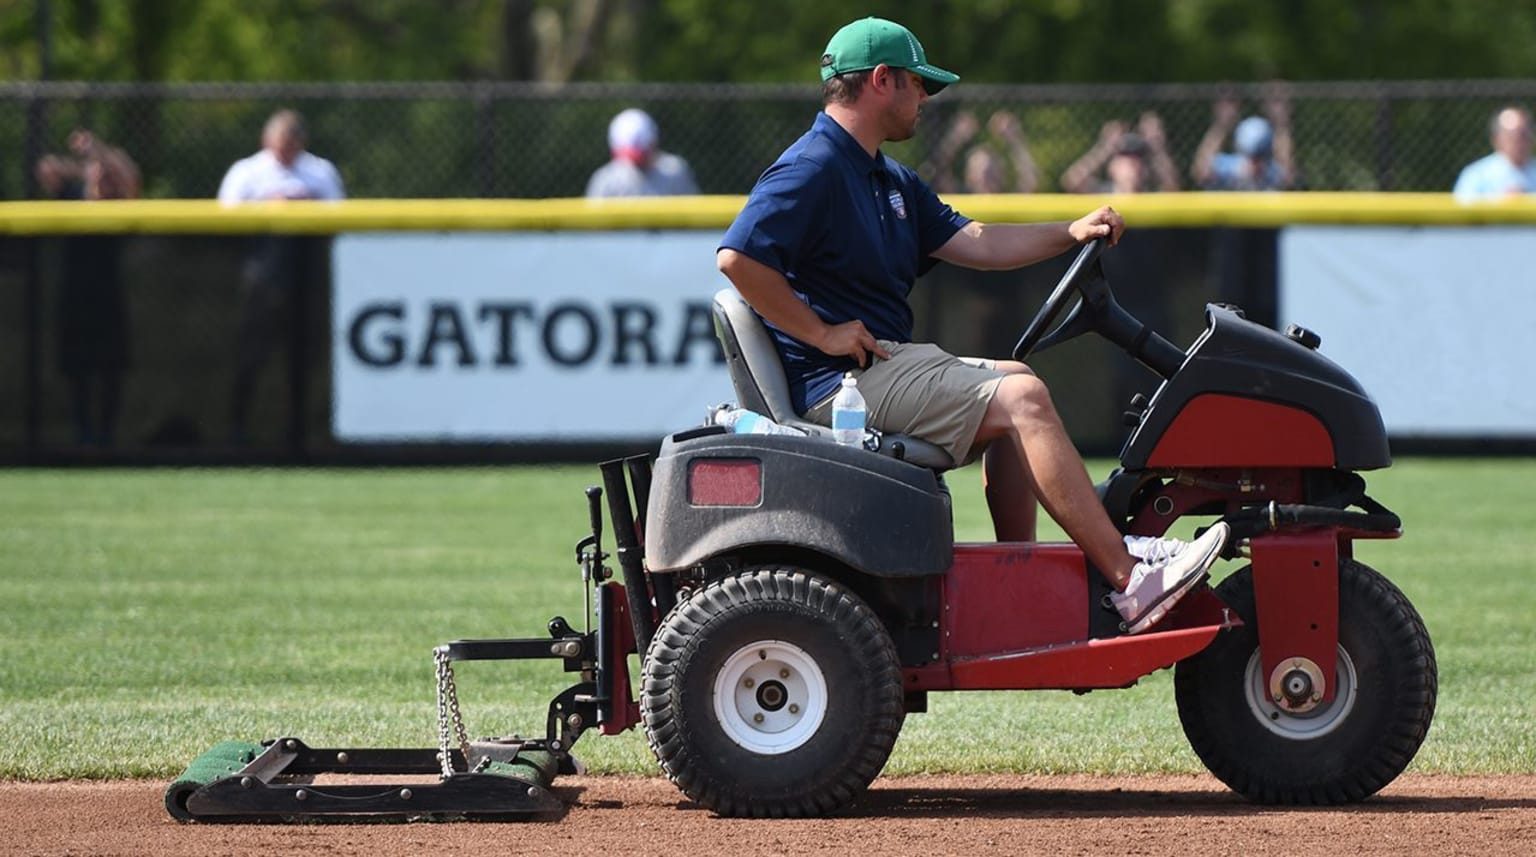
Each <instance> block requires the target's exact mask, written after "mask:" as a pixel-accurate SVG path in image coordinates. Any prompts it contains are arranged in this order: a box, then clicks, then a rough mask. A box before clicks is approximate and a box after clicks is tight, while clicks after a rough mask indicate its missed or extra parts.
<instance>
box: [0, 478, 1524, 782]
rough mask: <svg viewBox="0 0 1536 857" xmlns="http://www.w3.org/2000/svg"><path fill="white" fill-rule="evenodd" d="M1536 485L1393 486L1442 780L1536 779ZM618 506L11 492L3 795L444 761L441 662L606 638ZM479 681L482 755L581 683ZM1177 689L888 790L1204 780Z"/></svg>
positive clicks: (910, 729) (1070, 713) (474, 708)
mask: <svg viewBox="0 0 1536 857" xmlns="http://www.w3.org/2000/svg"><path fill="white" fill-rule="evenodd" d="M1108 468H1109V465H1108V464H1107V463H1103V462H1097V463H1093V464H1091V466H1090V470H1091V471H1092V472H1093V473H1094V474H1095V475H1103V474H1104V473H1106V472H1107V471H1108ZM1533 478H1536V460H1494V461H1467V460H1448V461H1439V460H1424V459H1417V460H1409V461H1405V462H1400V463H1399V464H1398V465H1397V466H1395V467H1393V468H1392V469H1390V470H1387V471H1384V472H1381V473H1376V474H1370V481H1371V485H1372V493H1373V495H1374V496H1376V497H1377V498H1379V499H1381V500H1382V501H1383V502H1385V503H1387V504H1388V505H1389V506H1391V507H1393V508H1394V509H1396V510H1397V511H1398V512H1400V513H1401V514H1402V516H1403V518H1404V520H1405V522H1406V525H1405V526H1406V535H1405V537H1404V538H1403V539H1402V540H1401V541H1371V542H1362V543H1359V544H1358V545H1357V548H1358V555H1359V557H1360V559H1362V560H1363V561H1365V562H1367V563H1369V564H1371V565H1373V566H1375V567H1376V568H1378V569H1379V570H1381V571H1382V572H1384V573H1385V574H1387V575H1388V576H1389V577H1390V578H1392V579H1393V580H1394V581H1395V582H1396V583H1397V584H1398V585H1399V586H1401V587H1402V588H1403V590H1404V591H1405V592H1406V593H1407V594H1408V596H1409V597H1410V598H1411V599H1412V600H1413V602H1414V603H1415V604H1416V605H1417V607H1418V609H1419V610H1420V612H1421V613H1422V614H1423V616H1424V619H1425V622H1426V623H1427V624H1428V626H1429V629H1430V633H1431V635H1432V636H1433V638H1434V642H1435V647H1436V652H1437V654H1438V656H1439V661H1440V686H1441V696H1440V705H1439V710H1438V713H1437V715H1436V720H1435V725H1434V727H1433V728H1432V729H1431V731H1430V736H1429V740H1428V741H1427V742H1426V744H1425V746H1424V748H1423V749H1422V750H1421V751H1420V754H1419V756H1418V759H1417V760H1416V761H1415V763H1414V766H1415V769H1416V770H1420V771H1439V772H1455V773H1494V772H1516V771H1518V772H1533V771H1536V744H1533V743H1532V740H1531V735H1533V734H1536V715H1533V710H1532V708H1531V706H1530V705H1529V704H1528V702H1527V701H1528V700H1529V699H1530V698H1531V697H1532V696H1533V695H1536V676H1533V675H1532V674H1531V671H1530V669H1529V663H1530V652H1531V651H1532V650H1533V648H1536V629H1533V628H1532V626H1531V624H1530V623H1529V622H1528V621H1527V617H1526V614H1527V613H1528V612H1529V605H1530V604H1532V603H1533V602H1536V582H1533V579H1532V578H1531V577H1530V575H1529V574H1528V570H1527V568H1526V566H1527V565H1528V564H1529V558H1530V557H1531V556H1532V555H1533V554H1536V533H1533V532H1532V530H1531V529H1530V527H1529V526H1528V524H1529V522H1528V520H1527V518H1528V517H1529V513H1528V508H1527V505H1528V504H1526V503H1525V495H1526V493H1527V489H1526V486H1528V485H1529V484H1530V482H1531V480H1532V479H1533ZM596 480H597V473H596V470H595V468H591V467H560V468H542V467H525V468H484V469H460V470H389V471H369V470H347V471H303V470H283V471H259V470H256V471H242V470H230V471H198V470H187V471H176V470H155V471H132V470H110V471H99V472H91V471H79V470H75V471H46V470H25V471H8V472H0V544H4V545H5V546H6V549H5V550H4V551H3V552H0V732H3V734H4V735H5V736H6V741H5V742H4V743H3V744H0V779H3V778H21V779H50V778H60V777H123V776H152V777H161V778H168V777H170V776H172V775H174V774H175V773H177V772H179V771H180V770H181V767H182V766H184V765H185V764H186V763H187V762H188V761H190V760H191V759H192V758H193V757H194V756H196V755H197V754H198V753H200V752H202V751H203V750H204V749H206V748H207V747H209V746H211V745H212V744H213V743H215V742H217V741H221V740H227V739H240V740H256V739H260V738H266V737H273V736H276V735H278V734H295V735H299V736H300V737H303V738H305V739H307V740H310V741H312V742H315V744H316V745H320V746H323V745H347V744H352V745H357V746H431V745H433V744H434V742H435V731H434V720H435V709H434V705H433V696H432V693H433V683H432V665H431V654H430V653H431V649H432V647H433V646H435V645H437V644H439V643H442V642H445V641H448V640H451V639H456V638H460V637H496V636H534V635H541V634H542V633H543V626H544V623H545V621H546V620H547V619H548V618H549V617H551V616H553V615H556V614H562V615H565V616H566V617H568V618H570V619H571V620H572V622H573V624H576V625H578V626H579V625H580V616H581V615H582V609H583V607H582V600H581V594H580V592H581V590H580V586H579V577H578V574H577V570H576V567H575V566H574V564H573V563H572V561H571V545H572V544H573V543H574V541H575V539H576V538H578V537H579V536H580V535H581V534H582V532H581V530H582V528H583V527H584V526H585V518H586V516H585V512H584V505H583V504H584V500H583V498H582V496H581V489H582V488H583V487H584V486H586V485H587V484H590V483H592V482H595V481H596ZM979 481H980V480H979V474H978V472H977V469H976V468H974V467H973V468H969V469H966V470H962V471H960V472H958V473H955V474H952V475H951V478H950V483H951V486H952V489H953V493H954V497H955V507H956V508H955V516H956V531H957V535H958V537H959V538H961V539H963V540H985V539H987V538H989V534H990V525H989V524H988V522H987V516H986V511H985V509H984V507H983V504H982V502H981V490H980V485H979ZM1043 535H1044V537H1046V538H1049V539H1059V538H1061V536H1060V533H1059V531H1056V530H1055V529H1054V528H1053V527H1050V526H1049V525H1047V527H1046V528H1045V532H1044V533H1043ZM610 544H611V542H610ZM1226 565H1227V569H1226V570H1230V568H1231V567H1232V566H1235V564H1231V563H1229V564H1226ZM1222 573H1224V571H1223V572H1222ZM458 677H459V684H460V691H461V698H462V699H463V701H464V706H465V713H466V719H467V721H468V724H469V727H470V729H471V731H472V732H473V733H475V734H497V733H505V732H512V731H521V732H523V733H524V734H527V733H529V732H532V731H536V730H537V729H538V728H540V724H542V722H543V716H544V706H545V705H546V704H547V701H548V699H549V698H550V697H551V696H553V695H554V694H555V693H556V692H558V691H559V690H560V689H562V688H563V687H564V686H565V684H566V683H568V680H569V677H568V676H565V675H563V674H561V673H560V672H559V671H558V669H556V668H554V667H553V666H552V664H550V663H546V662H528V663H523V664H509V663H472V664H461V665H460V668H459V670H458ZM1171 684H1172V682H1171V675H1170V674H1169V673H1168V672H1166V671H1165V672H1162V673H1158V674H1156V675H1153V676H1151V677H1149V678H1147V679H1144V680H1143V681H1142V682H1141V683H1140V684H1139V685H1138V686H1137V687H1135V688H1132V689H1130V690H1126V691H1103V692H1097V693H1092V694H1089V695H1087V696H1081V697H1079V696H1073V695H1071V694H1067V693H964V694H934V695H933V696H932V697H931V699H930V705H931V710H930V712H929V713H928V714H924V715H913V716H911V717H909V718H908V720H907V725H906V727H905V730H904V733H903V737H902V739H901V742H900V743H899V744H898V746H897V750H896V753H895V755H894V756H893V758H892V760H891V763H890V766H889V768H888V771H889V772H890V773H893V774H901V773H915V772H919V771H939V770H944V771H1026V772H1055V771H1096V772H1106V773H1126V772H1141V771H1198V770H1199V769H1200V768H1199V763H1198V761H1197V760H1196V759H1195V757H1194V755H1193V753H1191V752H1190V750H1189V749H1188V747H1187V745H1186V743H1185V741H1184V738H1183V736H1182V734H1181V731H1180V728H1179V725H1178V718H1177V715H1176V713H1175V710H1174V705H1173V699H1172V687H1171ZM578 749H579V751H580V755H581V756H582V758H583V759H584V760H585V761H587V762H588V763H590V764H591V765H593V767H594V768H595V769H596V770H598V771H606V772H629V773H654V770H655V768H654V764H655V763H654V761H652V760H651V759H650V757H649V753H648V751H647V750H646V748H645V745H644V741H643V739H642V738H641V736H640V735H639V734H638V733H637V732H634V731H631V732H629V733H626V734H625V735H622V736H619V737H617V738H602V737H598V736H596V735H592V736H588V737H587V738H586V739H585V740H584V741H583V742H582V744H581V746H580V747H579V748H578Z"/></svg>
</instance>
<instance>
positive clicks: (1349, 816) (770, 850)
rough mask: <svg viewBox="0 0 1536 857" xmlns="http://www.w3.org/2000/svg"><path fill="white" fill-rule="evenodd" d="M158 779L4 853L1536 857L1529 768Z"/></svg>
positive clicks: (42, 815) (0, 825)
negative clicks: (182, 791) (1371, 782)
mask: <svg viewBox="0 0 1536 857" xmlns="http://www.w3.org/2000/svg"><path fill="white" fill-rule="evenodd" d="M164 787H165V784H164V783H159V782H144V781H138V782H110V783H77V782H71V783H47V784H35V783H0V853H3V854H28V855H34V854H35V855H64V854H69V855H116V854H131V855H198V857H205V855H237V856H238V855H256V854H261V855H275V854H296V853H303V854H343V855H359V857H363V855H367V857H393V856H394V855H417V854H427V853H434V852H441V853H453V854H497V855H506V854H564V855H572V854H598V853H609V854H655V855H674V854H678V853H686V852H690V851H692V852H705V853H715V854H728V855H729V857H747V855H758V854H786V855H806V854H844V855H846V854H867V855H879V854H923V855H937V854H967V855H972V854H1010V855H1015V854H1051V855H1074V854H1194V853H1198V854H1243V855H1250V854H1263V855H1282V854H1283V855H1287V857H1291V855H1302V854H1329V855H1339V854H1352V855H1353V854H1381V855H1387V854H1390V855H1403V854H1435V855H1444V854H1478V855H1483V857H1486V855H1491V854H1497V855H1501V857H1503V855H1536V776H1520V777H1449V776H1412V775H1410V776H1404V777H1401V778H1399V779H1398V780H1397V782H1395V783H1393V784H1392V785H1391V786H1389V787H1388V788H1387V789H1386V790H1384V791H1383V792H1382V793H1381V794H1380V795H1378V796H1376V797H1375V798H1373V799H1371V800H1369V801H1367V802H1365V803H1362V804H1356V805H1354V806H1350V807H1345V808H1342V809H1340V808H1329V809H1275V808H1270V807H1259V806H1254V805H1252V804H1249V803H1247V802H1246V801H1244V800H1242V799H1241V798H1239V797H1237V796H1235V795H1233V794H1231V793H1230V792H1228V791H1226V790H1225V789H1224V788H1223V787H1222V786H1221V785H1220V784H1219V783H1217V782H1216V781H1215V780H1213V779H1211V778H1209V777H1205V776H1180V777H1130V778H1105V777H1089V776H1050V777H1033V776H1031V777H1018V776H971V777H906V778H900V779H882V780H879V781H877V782H876V784H875V787H874V789H873V790H872V791H871V792H870V794H869V795H868V796H867V797H866V798H865V799H864V800H863V801H862V802H861V803H860V804H859V805H858V806H857V807H856V808H855V809H854V810H853V811H852V812H850V813H849V814H847V815H845V816H843V817H840V818H834V819H816V820H809V821H742V820H736V819H722V818H714V817H712V816H711V815H710V814H709V813H708V812H706V811H703V810H701V809H700V808H698V807H697V806H695V805H693V804H690V803H688V802H687V801H685V800H684V799H683V798H682V795H681V794H680V793H678V792H677V791H676V790H675V789H674V788H673V787H672V786H671V784H669V783H667V782H666V781H665V780H661V779H642V778H632V777H573V778H567V779H563V780H560V781H559V783H558V784H557V789H556V790H557V791H558V792H559V793H560V794H561V796H562V797H564V798H565V799H566V800H567V801H569V802H571V804H572V805H571V809H570V811H569V812H568V813H567V814H566V815H565V817H564V818H563V819H561V820H559V821H551V822H538V823H522V824H483V823H458V824H369V825H334V824H325V825H301V826H282V825H259V824H246V825H182V824H178V823H176V822H175V821H173V820H171V818H170V816H168V815H167V814H166V812H165V809H164V807H163V806H162V804H161V795H162V791H163V789H164Z"/></svg>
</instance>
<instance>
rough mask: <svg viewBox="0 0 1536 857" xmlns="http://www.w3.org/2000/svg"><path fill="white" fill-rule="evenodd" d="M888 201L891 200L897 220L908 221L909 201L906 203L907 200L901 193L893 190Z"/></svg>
mask: <svg viewBox="0 0 1536 857" xmlns="http://www.w3.org/2000/svg"><path fill="white" fill-rule="evenodd" d="M886 199H888V200H890V203H891V210H892V211H894V212H896V219H897V220H906V219H907V201H906V199H904V198H903V197H902V195H901V191H899V190H895V189H894V188H893V189H892V190H891V194H890V196H888V197H886Z"/></svg>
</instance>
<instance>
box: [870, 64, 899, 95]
mask: <svg viewBox="0 0 1536 857" xmlns="http://www.w3.org/2000/svg"><path fill="white" fill-rule="evenodd" d="M895 73H896V70H895V69H893V68H891V67H890V66H888V65H886V64H885V63H881V64H880V65H877V66H875V67H874V68H873V69H870V72H869V85H870V86H873V87H874V88H875V89H877V90H879V91H881V92H884V91H886V90H888V89H890V88H891V87H892V85H893V84H894V83H895V78H894V77H892V75H894V74H895Z"/></svg>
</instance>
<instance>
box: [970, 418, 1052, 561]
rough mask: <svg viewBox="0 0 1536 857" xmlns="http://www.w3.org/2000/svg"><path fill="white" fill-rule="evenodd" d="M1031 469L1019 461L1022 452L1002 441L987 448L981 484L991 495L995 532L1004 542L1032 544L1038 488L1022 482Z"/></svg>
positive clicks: (988, 507) (1030, 483) (1036, 518)
mask: <svg viewBox="0 0 1536 857" xmlns="http://www.w3.org/2000/svg"><path fill="white" fill-rule="evenodd" d="M1028 472H1029V468H1027V467H1025V466H1024V462H1023V461H1020V460H1019V448H1018V446H1017V445H1015V444H1013V443H1009V442H1007V441H1004V440H998V441H997V442H996V443H993V444H992V445H991V446H988V447H987V451H986V454H985V455H984V456H983V457H982V465H981V484H982V486H983V488H984V489H985V490H986V494H987V510H988V511H990V512H991V513H992V529H993V531H994V532H996V533H997V540H998V541H1000V542H1032V541H1034V540H1035V524H1036V522H1037V520H1038V519H1039V516H1040V515H1039V507H1038V506H1037V505H1036V500H1035V484H1034V482H1033V481H1032V480H1030V479H1020V478H1019V474H1021V473H1026V474H1027V473H1028Z"/></svg>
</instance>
